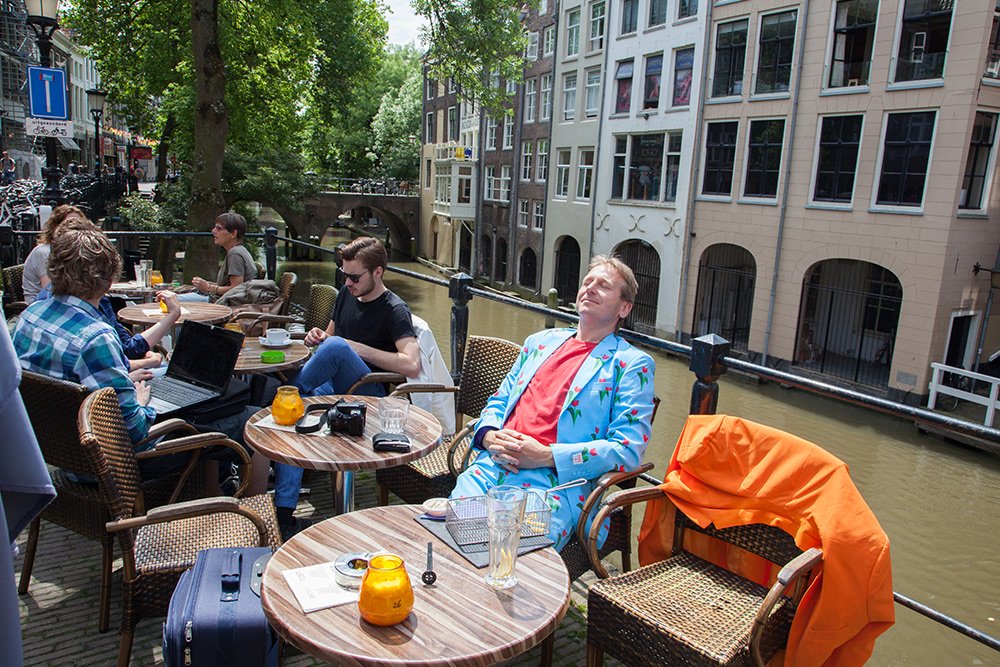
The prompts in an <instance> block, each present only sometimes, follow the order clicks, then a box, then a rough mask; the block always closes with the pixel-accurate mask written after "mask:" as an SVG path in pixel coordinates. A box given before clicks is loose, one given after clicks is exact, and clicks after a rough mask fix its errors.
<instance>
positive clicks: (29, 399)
mask: <svg viewBox="0 0 1000 667" xmlns="http://www.w3.org/2000/svg"><path fill="white" fill-rule="evenodd" d="M20 391H21V398H22V400H23V401H24V407H25V409H26V410H27V412H28V419H29V420H31V428H32V430H34V432H35V437H36V438H37V439H38V446H39V448H40V449H41V450H42V457H43V458H44V459H45V462H46V463H48V464H49V465H51V466H55V467H57V468H62V469H63V470H67V471H69V472H72V473H74V474H77V475H88V476H93V469H92V468H91V464H90V459H89V458H88V457H87V455H86V454H85V453H84V451H83V449H82V448H81V447H80V434H79V433H78V432H77V430H76V417H77V413H78V412H79V411H80V406H81V405H83V400H84V399H85V398H86V397H87V394H88V393H89V392H88V390H87V388H86V387H84V386H82V385H79V384H76V383H75V382H67V381H66V380H57V379H56V378H52V377H49V376H47V375H40V374H38V373H33V372H31V371H22V372H21V386H20Z"/></svg>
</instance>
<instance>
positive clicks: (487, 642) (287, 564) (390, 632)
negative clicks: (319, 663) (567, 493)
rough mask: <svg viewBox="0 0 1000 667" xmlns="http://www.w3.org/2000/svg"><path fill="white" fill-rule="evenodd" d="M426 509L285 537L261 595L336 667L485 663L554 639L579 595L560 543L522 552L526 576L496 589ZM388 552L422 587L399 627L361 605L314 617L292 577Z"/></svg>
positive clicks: (281, 622) (277, 620) (354, 518)
mask: <svg viewBox="0 0 1000 667" xmlns="http://www.w3.org/2000/svg"><path fill="white" fill-rule="evenodd" d="M420 513H421V509H420V508H419V507H417V506H415V505H395V506H391V507H375V508H372V509H366V510H361V511H358V512H352V513H350V514H346V515H343V516H337V517H334V518H332V519H327V520H326V521H323V522H322V523H318V524H316V525H314V526H310V527H309V528H307V529H306V530H304V531H302V532H301V533H299V534H298V535H296V536H295V537H293V538H292V539H290V540H289V541H287V542H285V544H284V545H283V546H282V547H281V548H280V549H278V551H277V552H276V553H275V554H274V556H273V557H272V558H271V560H270V562H269V563H268V565H267V569H266V570H265V571H264V583H263V586H262V587H261V601H262V602H263V605H264V613H265V615H266V616H267V619H268V621H270V623H271V625H272V626H273V627H274V628H275V630H277V631H278V633H279V634H280V635H281V636H282V637H284V638H285V639H286V640H287V641H289V642H291V643H292V644H294V645H295V646H297V647H298V648H300V649H301V650H303V651H305V652H306V653H308V654H309V655H311V656H313V657H315V658H318V659H320V660H324V661H328V662H330V663H332V664H335V665H366V666H368V665H387V664H392V665H420V666H427V667H431V666H434V667H437V666H441V667H444V666H445V665H447V666H450V667H454V666H459V665H461V666H467V667H481V666H485V665H492V664H495V663H497V662H501V661H503V660H509V659H510V658H513V657H515V656H517V655H520V654H521V653H524V652H525V651H527V650H529V649H531V648H532V647H533V646H535V645H536V644H538V643H540V642H542V641H544V640H548V641H551V636H552V633H553V632H554V631H555V629H556V627H557V626H558V625H559V623H560V621H562V618H563V616H565V615H566V609H567V608H568V606H569V599H570V590H569V583H570V582H569V574H568V572H567V571H566V566H565V564H564V563H563V561H562V558H560V557H559V554H558V553H557V552H556V551H555V549H552V548H551V547H549V548H546V549H541V550H538V551H533V552H531V553H528V554H525V555H522V556H518V559H517V565H516V572H517V578H518V580H519V583H518V584H517V585H516V586H514V587H513V588H509V589H507V590H502V591H498V590H494V589H492V588H490V587H489V586H487V585H486V582H485V581H483V577H484V576H485V574H486V571H487V570H486V568H483V569H476V568H475V567H474V566H473V565H472V564H471V563H469V562H468V561H467V560H465V559H464V558H463V557H462V556H460V555H459V554H457V553H455V552H454V551H452V550H451V549H450V548H449V547H448V546H447V545H445V544H444V542H441V541H440V540H439V539H438V538H437V537H435V536H434V535H432V534H431V533H429V532H428V531H427V530H425V529H424V528H423V527H422V526H420V524H418V523H417V522H416V521H414V517H416V516H419V515H420ZM428 542H433V543H434V571H435V572H436V573H437V581H436V582H435V583H434V585H433V586H424V585H423V584H422V583H421V582H420V573H421V572H423V570H424V565H425V564H426V553H427V543H428ZM379 549H386V550H389V551H392V552H394V553H397V554H399V555H400V556H402V557H403V561H404V562H405V563H406V565H407V568H406V569H407V572H408V573H409V575H410V582H411V583H412V584H413V597H414V604H413V611H412V612H410V615H409V616H408V617H407V619H406V620H405V621H403V622H402V623H400V624H399V625H395V626H390V627H379V626H376V625H371V624H370V623H368V622H366V621H364V620H362V618H361V615H360V613H359V612H358V607H357V604H355V603H347V604H344V605H340V606H338V607H331V608H329V609H322V610H319V611H314V612H312V613H309V614H305V613H303V612H302V609H301V607H300V606H299V604H298V602H297V601H296V599H295V595H294V594H293V593H292V592H291V590H290V589H289V587H288V584H287V583H286V581H285V577H284V575H283V574H282V573H283V572H284V571H285V570H287V569H291V568H296V567H304V566H307V565H317V564H319V563H325V562H332V561H334V560H336V558H337V557H338V556H340V555H341V554H342V553H345V552H352V551H376V550H379Z"/></svg>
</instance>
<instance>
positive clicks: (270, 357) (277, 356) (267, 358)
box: [260, 350, 285, 364]
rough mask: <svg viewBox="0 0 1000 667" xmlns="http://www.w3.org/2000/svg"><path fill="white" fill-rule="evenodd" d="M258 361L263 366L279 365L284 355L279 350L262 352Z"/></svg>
mask: <svg viewBox="0 0 1000 667" xmlns="http://www.w3.org/2000/svg"><path fill="white" fill-rule="evenodd" d="M260 360H261V361H263V362H264V363H265V364H280V363H282V362H283V361H284V360H285V353H284V352H282V351H281V350H264V351H263V352H261V353H260Z"/></svg>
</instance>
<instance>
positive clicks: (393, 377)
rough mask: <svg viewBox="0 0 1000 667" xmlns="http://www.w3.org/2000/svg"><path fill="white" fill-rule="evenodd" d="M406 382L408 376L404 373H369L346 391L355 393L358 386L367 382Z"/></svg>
mask: <svg viewBox="0 0 1000 667" xmlns="http://www.w3.org/2000/svg"><path fill="white" fill-rule="evenodd" d="M404 382H406V376H405V375H403V374H402V373H388V372H382V373H368V374H366V375H364V376H362V377H361V379H360V380H358V381H357V382H355V383H354V384H352V385H351V388H350V389H348V390H347V392H345V393H348V394H353V393H354V392H355V390H356V389H357V388H358V387H363V386H364V385H366V384H403V383H404Z"/></svg>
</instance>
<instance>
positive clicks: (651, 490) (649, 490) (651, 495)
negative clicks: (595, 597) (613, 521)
mask: <svg viewBox="0 0 1000 667" xmlns="http://www.w3.org/2000/svg"><path fill="white" fill-rule="evenodd" d="M666 497H667V496H666V494H664V493H663V491H661V490H660V488H659V487H655V486H643V487H639V488H635V489H625V490H623V491H615V492H614V493H612V494H610V495H609V496H608V497H607V498H605V499H604V502H602V503H601V505H600V507H599V508H598V510H597V515H596V516H595V517H594V522H593V523H592V524H590V534H589V535H588V536H587V541H586V542H584V543H583V544H584V546H585V548H586V549H587V556H588V557H589V558H590V565H591V567H592V568H593V569H594V573H595V574H597V576H598V577H600V578H601V579H607V578H608V577H609V576H611V575H610V573H609V572H608V569H607V568H606V567H604V563H602V562H601V559H600V558H599V557H598V555H597V534H598V532H599V531H600V528H601V524H602V523H604V519H606V518H607V517H608V516H609V515H610V514H611V513H612V512H617V511H618V510H620V509H622V508H624V507H629V506H631V505H635V504H637V503H645V502H649V501H650V500H655V499H656V498H666Z"/></svg>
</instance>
